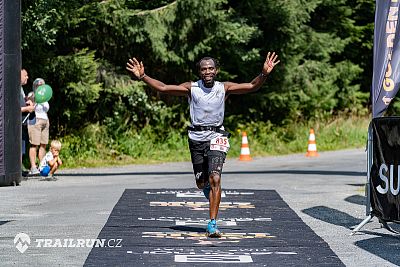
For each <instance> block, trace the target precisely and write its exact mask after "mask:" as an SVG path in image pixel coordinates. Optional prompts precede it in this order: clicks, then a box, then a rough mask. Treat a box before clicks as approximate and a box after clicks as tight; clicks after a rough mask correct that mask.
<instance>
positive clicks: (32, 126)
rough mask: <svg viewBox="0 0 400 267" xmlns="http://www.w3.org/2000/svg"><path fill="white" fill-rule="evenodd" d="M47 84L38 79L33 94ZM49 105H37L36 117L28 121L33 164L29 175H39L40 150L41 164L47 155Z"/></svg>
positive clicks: (30, 154) (34, 84) (46, 103)
mask: <svg viewBox="0 0 400 267" xmlns="http://www.w3.org/2000/svg"><path fill="white" fill-rule="evenodd" d="M43 84H45V81H44V80H43V79H42V78H38V79H36V80H35V81H34V82H33V86H32V88H33V93H35V91H36V89H37V88H38V87H39V86H40V85H43ZM49 108H50V106H49V103H48V102H44V103H35V117H34V118H30V119H29V120H28V133H29V142H30V144H31V147H30V148H29V159H30V162H31V169H30V171H29V175H39V170H38V168H37V165H36V158H37V155H38V148H39V155H38V156H39V162H41V161H42V159H43V157H44V155H45V154H46V146H47V144H48V143H49V127H50V123H49V117H48V116H47V112H48V111H49Z"/></svg>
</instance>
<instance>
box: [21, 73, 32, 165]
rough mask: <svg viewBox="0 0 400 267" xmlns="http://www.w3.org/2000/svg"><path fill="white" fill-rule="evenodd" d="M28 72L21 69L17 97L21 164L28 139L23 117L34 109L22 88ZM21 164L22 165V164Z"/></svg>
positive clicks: (25, 82)
mask: <svg viewBox="0 0 400 267" xmlns="http://www.w3.org/2000/svg"><path fill="white" fill-rule="evenodd" d="M28 79H29V76H28V72H27V71H26V69H21V93H20V97H19V104H20V107H21V114H22V122H23V123H22V140H21V141H22V142H21V164H22V159H23V156H24V155H25V152H26V144H27V143H28V141H29V137H28V127H27V124H26V120H25V121H24V119H25V117H26V116H27V113H33V111H34V110H35V107H34V104H33V102H32V101H30V100H27V99H26V97H25V92H24V88H22V86H24V85H26V84H27V83H28ZM22 166H23V165H22Z"/></svg>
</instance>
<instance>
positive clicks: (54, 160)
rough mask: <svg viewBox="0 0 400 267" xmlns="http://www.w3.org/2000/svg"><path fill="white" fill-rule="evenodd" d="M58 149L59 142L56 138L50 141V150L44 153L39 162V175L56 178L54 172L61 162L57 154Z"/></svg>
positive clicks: (58, 152)
mask: <svg viewBox="0 0 400 267" xmlns="http://www.w3.org/2000/svg"><path fill="white" fill-rule="evenodd" d="M60 150H61V142H60V141H58V140H53V141H51V143H50V151H49V152H47V153H46V155H45V156H44V158H43V159H42V161H41V162H40V166H39V171H40V175H41V176H43V177H47V178H46V180H57V178H55V177H54V173H55V172H56V170H57V169H58V167H60V166H61V164H62V161H61V159H60V156H59V154H60Z"/></svg>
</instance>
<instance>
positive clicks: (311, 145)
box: [306, 128, 319, 157]
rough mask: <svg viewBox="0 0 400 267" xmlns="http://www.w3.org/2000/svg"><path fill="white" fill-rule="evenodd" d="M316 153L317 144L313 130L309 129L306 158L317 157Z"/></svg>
mask: <svg viewBox="0 0 400 267" xmlns="http://www.w3.org/2000/svg"><path fill="white" fill-rule="evenodd" d="M318 156H319V155H318V153H317V143H316V142H315V133H314V129H313V128H311V129H310V136H309V138H308V148H307V154H306V157H318Z"/></svg>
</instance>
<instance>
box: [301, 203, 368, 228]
mask: <svg viewBox="0 0 400 267" xmlns="http://www.w3.org/2000/svg"><path fill="white" fill-rule="evenodd" d="M302 211H303V212H304V213H305V214H307V215H309V216H311V217H313V218H315V219H318V220H321V221H324V222H327V223H330V224H334V225H339V226H343V227H346V228H348V229H350V228H351V227H353V226H357V225H358V224H359V223H361V222H362V220H361V219H357V218H355V217H353V216H351V215H349V214H347V213H345V212H342V211H340V210H336V209H332V208H328V207H325V206H316V207H312V208H309V209H304V210H302Z"/></svg>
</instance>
